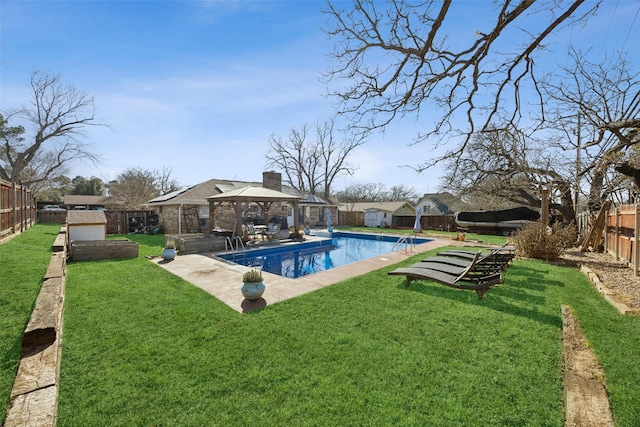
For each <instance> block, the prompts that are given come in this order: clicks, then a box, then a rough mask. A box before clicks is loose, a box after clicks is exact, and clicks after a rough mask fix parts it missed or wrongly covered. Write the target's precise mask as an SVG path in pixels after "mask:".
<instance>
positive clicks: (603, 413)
mask: <svg viewBox="0 0 640 427" xmlns="http://www.w3.org/2000/svg"><path fill="white" fill-rule="evenodd" d="M562 343H563V353H564V366H565V368H564V370H565V372H564V397H565V406H564V407H565V417H566V419H565V425H566V426H568V427H574V426H575V427H582V426H592V427H614V426H615V423H614V421H613V413H612V412H611V407H610V405H609V397H608V395H607V387H606V383H605V379H604V371H603V370H602V366H601V365H600V362H599V361H598V359H597V358H596V356H595V354H594V353H593V351H592V350H591V348H590V347H589V345H588V343H587V340H586V338H585V337H584V335H583V333H582V330H581V329H580V325H579V324H578V321H577V320H576V318H575V315H574V314H573V311H572V310H571V308H570V307H568V306H566V305H563V306H562Z"/></svg>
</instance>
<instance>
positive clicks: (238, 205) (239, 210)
mask: <svg viewBox="0 0 640 427" xmlns="http://www.w3.org/2000/svg"><path fill="white" fill-rule="evenodd" d="M233 205H234V208H235V211H236V230H235V232H234V234H235V235H236V236H242V202H240V200H236V201H235V202H233Z"/></svg>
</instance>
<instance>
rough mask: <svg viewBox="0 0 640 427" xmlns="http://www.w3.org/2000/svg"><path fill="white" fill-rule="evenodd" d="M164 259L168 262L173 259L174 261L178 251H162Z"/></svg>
mask: <svg viewBox="0 0 640 427" xmlns="http://www.w3.org/2000/svg"><path fill="white" fill-rule="evenodd" d="M161 256H162V259H164V260H166V261H171V260H172V259H174V258H175V257H176V250H175V249H166V248H165V249H163V250H162V255H161Z"/></svg>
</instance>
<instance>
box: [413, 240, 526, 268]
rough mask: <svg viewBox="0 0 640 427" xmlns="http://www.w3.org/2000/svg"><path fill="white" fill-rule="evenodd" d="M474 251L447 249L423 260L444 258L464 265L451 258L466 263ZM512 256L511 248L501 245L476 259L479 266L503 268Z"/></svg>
mask: <svg viewBox="0 0 640 427" xmlns="http://www.w3.org/2000/svg"><path fill="white" fill-rule="evenodd" d="M476 253H477V252H473V251H467V250H463V249H451V250H448V251H444V252H440V253H438V255H437V257H431V258H427V259H425V260H424V261H428V260H433V259H438V258H444V259H447V261H444V260H443V262H449V263H455V264H456V265H465V264H464V263H460V262H458V263H456V261H453V260H458V261H464V262H466V263H468V262H471V260H473V259H474V257H475V255H476ZM514 257H515V254H514V252H513V249H511V248H509V247H507V246H506V245H503V246H501V247H499V248H496V249H494V250H492V251H491V252H488V253H484V254H482V255H481V257H480V259H479V260H478V264H479V266H481V267H485V268H487V269H494V270H497V269H500V270H504V269H505V268H506V267H507V265H509V263H510V262H511V261H512V260H513V258H514Z"/></svg>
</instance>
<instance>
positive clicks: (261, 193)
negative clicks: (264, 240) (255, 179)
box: [207, 185, 300, 202]
mask: <svg viewBox="0 0 640 427" xmlns="http://www.w3.org/2000/svg"><path fill="white" fill-rule="evenodd" d="M207 200H209V201H211V202H295V201H298V200H300V197H299V196H292V195H291V194H287V193H283V192H281V191H275V190H271V189H268V188H264V187H256V186H251V185H250V186H247V187H242V188H238V189H237V190H232V191H227V192H225V193H222V194H216V195H215V196H210V197H207Z"/></svg>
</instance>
